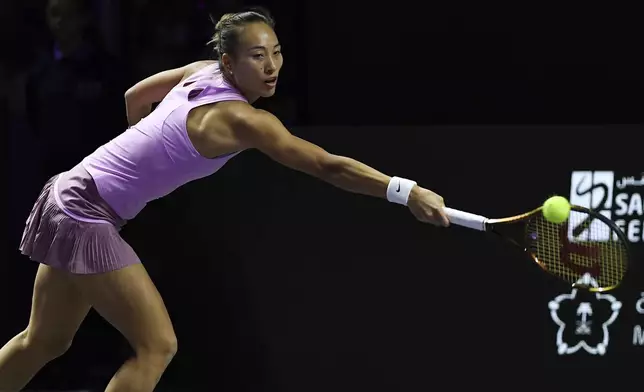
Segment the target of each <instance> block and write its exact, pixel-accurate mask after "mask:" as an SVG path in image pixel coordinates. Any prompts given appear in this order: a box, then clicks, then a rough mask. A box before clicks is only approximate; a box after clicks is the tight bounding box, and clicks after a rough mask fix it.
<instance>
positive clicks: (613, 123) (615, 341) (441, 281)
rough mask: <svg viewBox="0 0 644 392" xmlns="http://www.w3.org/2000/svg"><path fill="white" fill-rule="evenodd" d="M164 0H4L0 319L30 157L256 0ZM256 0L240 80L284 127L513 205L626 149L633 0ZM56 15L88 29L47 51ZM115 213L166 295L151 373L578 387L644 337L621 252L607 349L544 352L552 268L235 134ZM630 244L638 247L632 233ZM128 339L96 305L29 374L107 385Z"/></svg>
mask: <svg viewBox="0 0 644 392" xmlns="http://www.w3.org/2000/svg"><path fill="white" fill-rule="evenodd" d="M160 3H161V2H151V1H146V0H138V1H127V2H126V1H122V0H120V1H119V0H101V1H93V2H82V1H78V0H51V1H49V2H47V1H42V0H40V1H30V2H24V1H23V2H17V1H9V2H3V4H2V12H1V13H0V15H1V16H2V20H0V22H1V23H0V26H2V29H4V30H5V31H3V34H1V35H0V36H2V40H3V42H2V46H3V49H4V53H3V55H2V61H1V62H0V86H1V87H2V88H1V91H0V93H1V94H0V98H1V99H2V105H0V108H2V113H1V114H2V115H1V116H0V119H1V120H2V122H3V124H2V129H6V130H8V132H7V133H6V134H7V135H8V140H9V144H8V146H9V148H10V149H9V151H8V154H7V156H8V157H9V159H8V163H9V165H8V169H9V170H8V174H9V177H8V181H7V183H6V184H7V189H8V192H7V193H8V200H7V203H8V204H7V205H6V206H7V207H6V208H7V209H6V211H7V217H8V218H7V220H6V221H7V222H8V235H7V236H6V237H5V238H6V240H7V241H6V243H5V245H6V251H5V252H4V254H5V257H3V259H2V262H1V263H0V298H1V300H0V309H1V312H0V340H2V341H5V340H8V339H9V338H11V337H12V336H13V335H14V334H15V333H17V332H18V331H20V330H21V329H23V328H24V327H25V325H26V323H27V320H28V316H29V308H30V299H31V290H32V283H33V277H34V273H35V270H36V268H37V265H36V264H35V263H33V262H29V261H28V260H27V259H26V258H24V257H22V256H20V255H19V252H18V250H17V247H18V244H19V240H20V235H21V233H22V228H23V226H24V221H25V219H26V217H27V215H28V212H29V210H30V208H31V206H32V204H33V202H34V201H35V198H36V196H37V194H38V193H37V192H38V191H39V190H40V188H41V187H42V185H43V183H44V181H45V180H46V179H47V178H49V177H50V176H51V175H53V174H56V173H58V172H60V171H62V170H66V169H69V168H70V167H71V166H73V165H74V164H76V163H77V162H78V160H80V159H81V158H82V157H83V156H85V155H86V154H88V153H90V152H91V151H93V150H94V149H95V148H96V147H98V146H99V145H100V144H102V143H104V142H106V141H108V140H109V139H111V138H113V137H114V136H116V135H118V134H119V133H120V132H122V131H123V130H124V129H125V127H126V126H127V124H126V119H125V108H124V102H123V98H122V97H123V93H124V91H125V89H126V88H127V87H128V86H130V85H132V84H133V83H135V82H136V81H137V80H139V79H141V78H143V77H146V76H148V75H150V74H152V73H155V72H158V71H161V70H164V69H167V68H170V67H175V66H181V65H184V64H186V63H189V62H192V61H195V60H197V59H203V58H206V57H207V56H208V48H206V47H205V46H204V44H205V42H206V41H207V40H208V39H209V36H210V34H211V29H212V25H211V23H210V21H209V19H208V14H209V13H210V14H212V15H213V16H214V17H216V18H218V17H219V16H220V15H221V14H222V13H223V12H227V11H235V10H238V9H239V7H240V6H243V5H250V4H258V3H245V2H241V1H220V2H215V1H207V0H194V1H178V0H174V1H168V2H165V3H163V4H160ZM48 4H49V7H53V9H55V10H56V11H55V12H53V14H54V15H53V17H54V18H56V17H58V18H60V20H59V21H58V23H62V25H63V26H72V27H73V26H78V25H79V23H78V20H80V19H79V15H87V17H88V18H89V19H87V20H89V21H90V23H88V24H87V29H83V30H77V31H80V32H81V33H77V34H68V35H67V36H64V34H63V33H61V32H60V30H56V29H53V28H50V27H48V24H47V18H46V15H47V12H46V10H47V7H48ZM78 4H85V5H86V7H84V8H75V6H76V5H78ZM261 5H264V6H267V7H269V8H270V9H271V11H272V12H273V14H274V16H275V17H276V19H277V33H278V36H279V38H280V41H281V42H282V44H283V48H284V49H283V50H284V57H285V66H284V68H283V71H282V74H281V75H280V86H279V88H278V93H277V94H276V96H275V97H274V98H272V99H271V100H267V101H262V102H260V103H259V105H260V106H262V107H264V108H266V109H268V110H271V111H272V112H274V113H276V114H278V115H279V116H280V117H281V118H282V119H283V121H284V122H285V123H286V124H287V125H288V126H289V127H290V128H291V129H292V131H293V132H294V133H296V134H297V135H298V136H301V137H303V138H305V139H308V140H311V141H313V142H315V143H318V144H319V145H321V146H322V147H324V148H326V149H327V150H329V151H331V152H333V153H336V154H342V155H347V156H350V157H353V158H356V159H358V160H361V161H363V162H365V163H367V164H369V165H371V166H374V167H376V168H378V169H379V170H382V171H383V172H385V173H387V174H390V175H400V176H403V177H407V178H412V179H414V180H416V181H418V182H419V183H420V184H421V185H423V186H426V187H428V188H430V189H432V190H435V191H436V192H438V193H439V194H441V195H442V196H443V197H445V200H446V203H447V204H448V205H450V206H453V207H455V208H459V209H464V210H468V211H472V212H476V213H480V214H484V215H487V216H493V217H500V216H508V215H513V214H516V213H521V212H524V211H525V210H527V209H531V208H534V207H535V206H537V205H539V204H540V203H542V202H543V200H545V198H547V197H548V196H550V195H552V194H562V195H564V196H568V195H569V193H570V175H571V172H572V171H573V170H612V171H616V172H619V173H626V174H625V175H631V176H639V175H640V173H641V172H642V170H643V169H644V165H643V164H642V162H641V160H642V144H643V143H642V141H643V139H644V136H643V134H642V131H643V126H642V120H643V115H644V102H643V101H644V98H643V96H644V95H643V94H642V93H643V88H642V87H643V86H642V81H643V77H642V70H643V69H644V67H643V65H644V62H643V61H642V59H641V48H642V38H641V37H642V35H641V17H640V14H639V13H637V12H635V11H634V10H628V9H624V8H622V9H618V7H617V6H614V7H613V6H610V5H607V4H602V6H601V8H596V9H594V8H592V7H589V6H588V5H585V6H584V8H583V9H582V8H577V7H575V8H571V9H565V8H563V7H562V6H561V5H557V7H556V8H548V7H545V6H543V7H542V8H539V9H537V6H536V5H527V4H523V3H521V4H520V5H516V6H514V7H513V8H512V7H511V8H508V7H506V6H503V7H502V6H495V5H492V4H489V3H485V5H483V4H480V5H471V4H459V5H454V6H447V5H427V4H422V5H418V4H413V3H412V2H396V3H381V5H378V4H377V3H375V2H369V3H363V2H348V1H343V2H339V1H324V2H280V1H269V2H264V3H261ZM54 6H55V7H54ZM539 6H540V7H541V5H539ZM611 7H613V8H611ZM50 9H52V8H50ZM78 10H81V11H78ZM83 10H84V12H82V11H83ZM60 14H62V15H64V17H60ZM50 15H52V13H50ZM51 20H52V19H50V21H51ZM50 25H51V24H50ZM58 26H60V24H59V25H58ZM59 28H60V27H59ZM70 29H71V28H70ZM72 31H74V30H72ZM61 34H62V35H61ZM70 35H71V36H79V35H80V36H82V37H83V38H85V39H87V42H88V45H87V46H86V49H85V50H81V51H78V52H75V53H73V54H71V55H69V56H66V57H63V58H62V59H61V58H57V57H56V56H55V48H56V47H57V46H60V42H58V41H60V40H61V38H60V37H61V36H64V37H67V38H64V39H69V36H70ZM57 37H59V38H57ZM633 192H635V193H638V190H637V189H635V190H634V191H633ZM639 194H640V195H641V194H642V191H641V190H640V191H639ZM639 219H642V217H641V216H640V217H639ZM123 236H124V238H125V239H126V240H127V241H128V242H130V243H131V244H132V246H133V247H134V248H135V249H136V250H137V252H138V253H139V255H140V257H141V258H142V260H144V262H145V265H146V267H147V268H148V269H149V271H150V274H151V275H152V277H153V279H154V281H155V283H156V284H157V286H158V287H159V290H160V291H161V293H162V294H163V296H164V299H165V301H166V304H167V306H168V309H169V311H170V314H171V316H172V318H173V321H174V323H175V328H176V332H177V335H178V339H179V346H180V350H179V353H178V355H177V357H176V358H175V359H174V361H173V363H172V364H171V366H170V367H169V369H168V371H167V373H166V375H165V376H164V378H163V379H162V381H161V384H160V385H159V388H158V389H159V390H160V391H205V390H218V391H298V392H299V391H361V390H365V391H367V390H369V391H421V390H422V391H425V390H429V389H430V388H432V387H433V388H434V389H436V388H443V387H441V386H440V385H441V384H443V383H445V384H447V385H449V388H450V389H454V388H456V387H459V386H466V385H469V384H470V383H472V382H476V383H477V386H483V387H499V386H506V385H507V386H510V387H513V388H516V387H518V386H519V385H520V386H523V385H535V384H537V383H541V382H551V383H552V382H559V381H560V380H564V381H565V382H570V383H571V385H574V386H576V387H581V388H589V387H592V386H594V385H596V384H597V381H598V380H602V379H604V380H612V379H615V378H617V377H620V380H622V381H624V380H626V379H629V380H630V379H631V378H632V377H635V376H636V372H637V369H640V370H641V366H642V363H643V362H644V347H642V346H634V345H633V342H632V336H633V328H634V326H635V325H644V315H640V314H637V313H636V312H635V303H636V301H637V299H638V298H640V292H644V275H643V274H642V272H639V271H641V270H639V271H638V270H637V269H636V270H635V271H634V272H633V274H631V275H630V277H629V279H628V280H627V282H626V283H625V284H624V285H623V286H622V287H621V288H619V289H618V290H616V291H615V292H614V295H615V296H616V297H617V298H618V299H619V300H620V301H622V302H623V309H622V311H621V313H620V316H619V318H618V320H617V322H616V323H615V324H613V326H611V327H610V337H611V341H610V344H609V347H608V352H607V354H606V355H605V356H592V355H589V354H587V353H584V352H579V353H577V354H574V355H568V356H559V355H557V347H556V345H555V333H556V328H555V325H554V323H553V322H552V321H551V320H550V317H549V311H548V301H550V300H551V299H553V298H554V297H555V296H556V295H558V294H562V293H567V292H568V291H569V288H568V287H567V286H566V285H565V284H562V283H559V282H557V281H556V280H554V279H552V278H550V277H549V276H547V275H546V274H543V273H541V272H540V271H539V270H538V269H537V267H536V266H534V265H532V264H530V262H529V261H528V260H527V259H525V258H523V256H522V255H521V254H520V253H518V252H517V251H516V250H513V249H512V248H508V247H507V246H505V244H503V243H500V242H498V241H494V240H490V239H489V238H486V237H485V236H481V235H480V234H479V233H476V232H471V231H468V230H466V229H462V228H458V227H455V228H451V229H447V230H445V229H438V228H434V227H431V226H427V225H423V224H421V223H418V222H416V221H415V220H414V219H413V217H412V216H411V215H410V214H409V213H408V212H407V211H406V210H405V209H404V208H403V207H401V206H397V205H393V204H390V203H387V202H384V201H382V200H377V199H372V198H367V197H363V196H359V195H353V194H348V193H345V192H342V191H340V190H338V189H335V188H333V187H331V186H329V185H327V184H325V183H323V182H321V181H318V180H316V179H313V178H310V177H307V176H305V175H303V174H300V173H296V172H293V171H290V170H288V169H286V168H283V167H280V166H278V165H277V164H275V163H273V162H271V161H270V160H268V159H267V158H265V157H263V156H261V155H260V154H258V153H256V152H252V151H250V152H246V153H244V154H242V155H240V156H239V157H237V158H235V159H234V160H232V161H231V162H230V163H228V165H227V166H226V167H225V168H224V169H222V170H221V171H220V172H219V173H217V174H216V175H215V176H212V177H211V178H208V179H204V180H201V181H198V182H195V183H191V184H188V185H186V186H185V187H183V188H181V189H179V190H178V191H176V192H175V193H173V194H172V195H170V196H168V197H166V198H164V199H162V200H158V201H155V202H153V203H150V204H149V206H148V207H147V208H146V209H145V210H144V211H143V212H142V213H141V214H140V216H139V217H137V219H135V220H133V221H132V222H130V223H128V225H127V226H126V228H125V229H124V230H123ZM633 250H634V261H635V265H636V267H637V266H639V267H641V264H642V263H643V261H642V260H643V257H644V256H643V255H644V249H643V245H642V242H641V241H640V242H638V243H634V244H633ZM599 316H600V315H598V316H597V317H599ZM129 354H130V352H129V348H128V346H127V344H126V342H124V340H123V339H122V338H121V336H120V335H118V333H117V332H116V331H115V330H113V329H112V328H111V327H109V325H107V324H106V323H105V322H104V321H103V320H102V319H100V318H99V317H98V316H96V314H94V313H91V314H90V317H88V319H87V320H86V321H85V324H84V325H83V327H82V328H81V331H80V332H79V334H78V337H77V338H76V340H75V344H74V346H73V347H72V349H71V350H70V351H69V352H68V353H67V355H65V356H64V357H62V358H60V359H57V360H56V361H54V362H52V363H51V364H50V365H48V366H47V368H45V369H44V370H43V371H42V372H41V373H40V374H39V375H38V376H37V377H36V378H35V379H34V380H33V382H32V384H31V385H30V387H31V388H32V389H37V390H65V389H66V390H72V389H75V390H79V389H92V390H97V391H98V390H102V388H103V387H104V386H105V384H106V383H107V381H108V380H109V378H110V377H111V376H112V373H113V372H114V371H115V370H116V369H117V368H118V367H119V366H120V364H121V362H122V361H123V360H124V359H125V358H127V356H128V355H129ZM517 373H521V374H524V373H525V374H528V375H529V378H519V375H518V374H517ZM516 378H519V379H518V380H517V379H516ZM550 385H555V384H550ZM556 385H560V384H556Z"/></svg>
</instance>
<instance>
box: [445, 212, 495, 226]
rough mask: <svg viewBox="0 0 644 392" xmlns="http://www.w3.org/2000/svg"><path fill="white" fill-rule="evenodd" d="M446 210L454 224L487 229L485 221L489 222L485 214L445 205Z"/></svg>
mask: <svg viewBox="0 0 644 392" xmlns="http://www.w3.org/2000/svg"><path fill="white" fill-rule="evenodd" d="M444 211H445V214H446V215H447V217H448V218H449V221H450V223H452V224H454V225H458V226H463V227H467V228H470V229H474V230H480V231H485V223H486V222H487V220H488V218H486V217H484V216H481V215H476V214H471V213H469V212H465V211H459V210H455V209H453V208H447V207H445V209H444Z"/></svg>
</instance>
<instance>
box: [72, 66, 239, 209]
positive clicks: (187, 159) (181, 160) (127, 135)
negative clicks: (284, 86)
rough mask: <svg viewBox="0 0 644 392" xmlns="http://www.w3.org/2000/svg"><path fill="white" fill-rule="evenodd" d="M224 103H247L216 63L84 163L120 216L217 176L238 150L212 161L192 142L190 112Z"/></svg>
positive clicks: (178, 89)
mask: <svg viewBox="0 0 644 392" xmlns="http://www.w3.org/2000/svg"><path fill="white" fill-rule="evenodd" d="M220 101H244V102H247V100H246V98H244V96H243V95H242V94H241V93H240V92H239V91H238V90H237V89H235V88H234V87H232V86H231V85H229V84H228V83H226V81H225V80H224V79H223V77H222V74H221V72H220V70H219V65H218V64H217V63H215V64H212V65H208V66H206V67H204V68H202V69H200V70H199V71H197V72H196V73H194V74H192V75H191V76H190V77H188V78H186V79H185V80H183V81H182V82H181V83H180V84H178V85H177V86H175V87H174V88H173V89H172V90H171V91H170V93H168V95H167V96H166V97H165V98H164V99H163V101H162V102H161V103H160V104H159V106H158V107H157V108H156V109H155V110H154V111H153V112H152V113H150V115H148V116H147V117H145V118H144V119H142V120H141V121H139V122H138V123H137V124H136V125H134V126H132V127H130V128H129V129H127V130H126V131H125V132H124V133H122V134H121V135H119V136H117V137H116V138H114V139H112V140H111V141H110V142H108V143H107V144H105V145H103V146H101V147H99V148H98V149H97V150H96V151H94V152H93V153H92V154H91V155H89V156H87V157H86V158H85V159H84V160H83V161H82V165H83V167H84V168H85V169H86V170H87V171H88V172H89V174H90V175H91V176H92V178H93V179H94V182H95V183H96V188H97V189H98V192H99V194H100V196H101V197H102V198H103V199H104V200H105V201H106V202H107V203H108V204H109V205H110V206H111V207H112V208H113V209H114V211H116V213H117V214H118V215H119V216H120V217H121V218H123V219H126V220H128V219H132V218H134V217H135V216H136V215H137V214H138V213H139V212H140V211H141V210H142V209H143V208H144V207H145V205H146V204H147V203H148V202H150V201H152V200H155V199H158V198H161V197H163V196H165V195H167V194H169V193H170V192H172V191H174V190H175V189H177V188H178V187H180V186H182V185H184V184H186V183H188V182H190V181H194V180H196V179H199V178H203V177H206V176H209V175H211V174H213V173H215V172H216V171H217V170H219V169H220V168H221V167H222V166H223V165H224V164H225V163H226V162H227V161H228V160H229V159H231V158H232V157H233V156H235V155H237V154H238V153H239V152H240V151H237V152H234V153H231V154H227V155H225V156H220V157H217V158H213V159H208V158H205V157H203V156H201V155H200V154H199V153H198V152H197V151H196V150H195V148H194V146H193V145H192V143H191V142H190V139H189V138H188V132H187V129H186V121H187V116H188V112H189V111H190V110H191V109H193V108H195V107H198V106H201V105H205V104H209V103H214V102H220Z"/></svg>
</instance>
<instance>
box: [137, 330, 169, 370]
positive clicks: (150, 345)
mask: <svg viewBox="0 0 644 392" xmlns="http://www.w3.org/2000/svg"><path fill="white" fill-rule="evenodd" d="M178 348H179V345H178V343H177V337H176V335H175V334H174V333H172V334H166V335H159V336H158V337H156V338H154V339H150V341H149V342H146V344H145V345H141V346H139V347H135V351H136V353H137V355H139V356H146V357H152V358H155V359H158V360H160V361H161V362H164V363H168V362H170V361H171V360H172V358H174V356H175V354H176V353H177V350H178Z"/></svg>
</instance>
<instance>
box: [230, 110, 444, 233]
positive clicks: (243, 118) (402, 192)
mask: <svg viewBox="0 0 644 392" xmlns="http://www.w3.org/2000/svg"><path fill="white" fill-rule="evenodd" d="M235 122H236V126H235V130H236V135H237V137H238V138H239V140H240V141H241V142H242V143H243V144H244V145H245V147H246V148H256V149H258V150H259V151H261V152H263V153H264V154H266V155H267V156H269V157H270V158H271V159H273V160H274V161H276V162H279V163H281V164H283V165H285V166H287V167H290V168H292V169H295V170H298V171H301V172H304V173H307V174H309V175H312V176H315V177H317V178H319V179H321V180H323V181H326V182H328V183H330V184H332V185H334V186H336V187H338V188H341V189H344V190H346V191H349V192H353V193H359V194H363V195H368V196H374V197H379V198H382V199H388V200H390V201H394V202H397V203H399V204H404V205H408V206H409V208H410V210H411V211H412V213H413V214H414V215H415V216H416V217H417V218H418V219H419V220H421V221H425V222H430V223H437V224H441V225H448V224H449V220H448V219H447V216H446V215H445V213H444V211H443V207H444V204H443V199H442V198H441V197H440V196H438V195H437V194H435V193H434V192H431V191H429V190H427V189H423V188H421V187H419V186H417V185H415V183H414V182H412V181H409V180H405V179H401V178H398V177H390V176H388V175H386V174H383V173H381V172H380V171H378V170H376V169H374V168H372V167H369V166H367V165H365V164H364V163H361V162H358V161H357V160H355V159H352V158H348V157H344V156H339V155H334V154H331V153H329V152H327V151H325V150H324V149H322V148H320V147H318V146H316V145H315V144H313V143H310V142H308V141H306V140H303V139H301V138H298V137H297V136H294V135H292V134H291V133H290V132H289V131H288V130H287V129H286V128H285V127H284V125H282V122H281V121H279V119H277V118H276V117H275V116H273V115H272V114H270V113H268V112H265V111H262V110H257V109H253V108H248V109H245V110H242V111H241V113H238V115H237V116H236V121H235ZM401 185H402V189H401Z"/></svg>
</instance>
